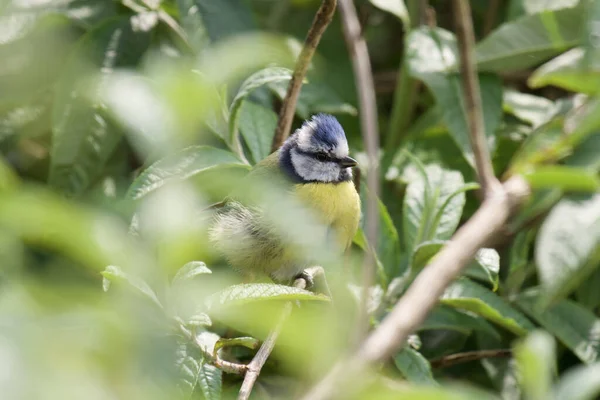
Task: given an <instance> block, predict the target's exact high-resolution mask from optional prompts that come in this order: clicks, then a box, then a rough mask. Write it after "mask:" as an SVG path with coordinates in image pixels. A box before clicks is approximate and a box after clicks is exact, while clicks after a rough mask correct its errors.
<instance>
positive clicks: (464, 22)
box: [454, 0, 500, 196]
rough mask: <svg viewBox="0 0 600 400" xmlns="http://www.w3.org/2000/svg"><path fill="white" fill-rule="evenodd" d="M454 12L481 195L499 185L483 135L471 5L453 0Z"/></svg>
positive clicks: (468, 119) (466, 1)
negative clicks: (474, 55)
mask: <svg viewBox="0 0 600 400" xmlns="http://www.w3.org/2000/svg"><path fill="white" fill-rule="evenodd" d="M454 14H455V19H456V28H457V34H458V43H459V49H460V73H461V75H462V86H463V93H464V96H465V103H466V107H467V110H466V111H467V122H468V124H467V125H468V126H469V139H470V141H471V148H472V149H473V154H474V156H475V167H476V170H477V175H478V177H479V183H480V184H481V188H482V191H483V194H484V196H489V195H490V193H491V192H492V191H493V190H495V189H496V188H498V187H499V186H500V182H499V181H498V180H497V179H496V177H495V176H494V168H493V167H492V160H491V157H490V152H489V150H488V148H487V143H486V138H485V127H484V123H483V111H482V106H481V94H480V93H479V77H478V76H477V70H476V66H475V60H474V58H473V53H474V47H475V37H474V34H473V21H472V20H471V7H470V6H469V1H468V0H454Z"/></svg>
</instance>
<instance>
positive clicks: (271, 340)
mask: <svg viewBox="0 0 600 400" xmlns="http://www.w3.org/2000/svg"><path fill="white" fill-rule="evenodd" d="M294 287H297V288H300V289H304V288H306V281H305V280H304V279H301V278H300V279H296V281H295V282H294ZM292 307H293V303H292V302H291V301H290V302H287V303H285V305H284V306H283V310H282V311H281V315H280V316H279V320H278V321H277V324H276V325H275V327H274V328H273V330H272V331H271V332H270V333H269V335H268V336H267V338H266V339H265V341H264V342H263V344H262V346H260V349H258V351H257V352H256V354H255V355H254V358H253V359H252V361H250V363H249V364H248V365H247V370H246V376H244V381H243V382H242V387H241V388H240V392H239V394H238V400H247V399H248V398H249V397H250V393H251V392H252V388H253V387H254V384H255V383H256V380H257V379H258V375H260V371H261V370H262V367H263V366H264V365H265V363H266V362H267V359H268V358H269V356H270V355H271V352H272V351H273V348H274V347H275V342H277V338H278V337H279V334H280V333H281V329H282V328H283V325H284V324H285V321H287V319H288V318H289V317H290V314H291V313H292Z"/></svg>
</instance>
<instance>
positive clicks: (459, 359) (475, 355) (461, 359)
mask: <svg viewBox="0 0 600 400" xmlns="http://www.w3.org/2000/svg"><path fill="white" fill-rule="evenodd" d="M511 355H512V351H511V350H510V349H498V350H477V351H466V352H464V353H456V354H450V355H448V356H444V357H440V358H436V359H435V360H431V361H430V364H431V368H446V367H450V366H452V365H456V364H461V363H465V362H469V361H476V360H481V359H484V358H499V357H510V356H511Z"/></svg>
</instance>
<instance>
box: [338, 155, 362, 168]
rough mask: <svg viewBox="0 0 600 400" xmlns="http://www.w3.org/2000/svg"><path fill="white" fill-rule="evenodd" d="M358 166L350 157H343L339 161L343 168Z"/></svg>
mask: <svg viewBox="0 0 600 400" xmlns="http://www.w3.org/2000/svg"><path fill="white" fill-rule="evenodd" d="M356 164H358V163H357V162H356V160H355V159H354V158H352V157H344V158H342V159H341V160H340V165H341V166H342V167H344V168H346V167H354V166H356Z"/></svg>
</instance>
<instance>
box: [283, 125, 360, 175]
mask: <svg viewBox="0 0 600 400" xmlns="http://www.w3.org/2000/svg"><path fill="white" fill-rule="evenodd" d="M348 151H349V150H348V141H347V140H346V134H345V133H344V129H343V128H342V126H341V125H340V123H339V122H338V121H337V119H335V117H333V116H331V115H327V114H317V115H315V116H313V118H312V119H310V120H307V121H305V122H304V124H303V125H302V127H300V128H299V129H297V130H296V132H294V134H293V135H292V136H290V137H289V138H288V139H287V140H286V142H285V143H284V144H283V146H282V147H281V155H280V165H281V167H282V168H283V170H284V171H285V172H287V173H288V174H289V175H290V176H291V177H292V178H294V179H295V180H297V181H300V182H327V183H339V182H345V181H349V180H351V179H352V170H351V167H354V166H355V165H356V160H354V159H353V158H351V157H350V156H349V155H348Z"/></svg>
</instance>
